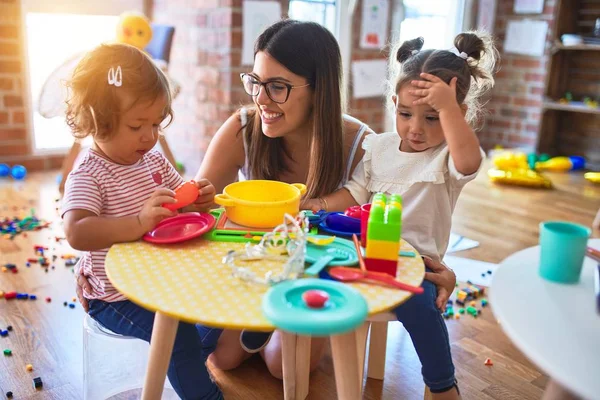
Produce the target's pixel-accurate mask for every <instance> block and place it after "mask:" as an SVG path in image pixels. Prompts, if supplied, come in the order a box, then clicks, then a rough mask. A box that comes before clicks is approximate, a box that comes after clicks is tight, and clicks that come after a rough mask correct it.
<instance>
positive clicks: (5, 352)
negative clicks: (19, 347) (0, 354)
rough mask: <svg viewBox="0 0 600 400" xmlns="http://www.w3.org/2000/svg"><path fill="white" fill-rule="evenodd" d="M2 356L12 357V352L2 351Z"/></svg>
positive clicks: (8, 350) (9, 350)
mask: <svg viewBox="0 0 600 400" xmlns="http://www.w3.org/2000/svg"><path fill="white" fill-rule="evenodd" d="M4 355H5V356H7V357H8V356H12V350H11V349H4Z"/></svg>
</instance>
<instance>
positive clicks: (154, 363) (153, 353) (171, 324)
mask: <svg viewBox="0 0 600 400" xmlns="http://www.w3.org/2000/svg"><path fill="white" fill-rule="evenodd" d="M178 326H179V321H178V320H176V319H174V318H171V317H169V316H167V315H165V314H163V313H161V312H157V313H156V316H155V317H154V327H153V328H152V339H151V340H150V355H149V357H148V367H147V369H146V378H145V380H144V387H143V389H142V399H143V400H160V399H161V398H162V393H163V388H164V386H165V377H166V376H167V369H168V368H169V361H170V360H171V353H173V345H174V344H175V336H176V335H177V327H178Z"/></svg>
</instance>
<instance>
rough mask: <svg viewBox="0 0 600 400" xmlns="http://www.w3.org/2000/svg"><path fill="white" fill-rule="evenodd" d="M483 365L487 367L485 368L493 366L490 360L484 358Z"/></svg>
mask: <svg viewBox="0 0 600 400" xmlns="http://www.w3.org/2000/svg"><path fill="white" fill-rule="evenodd" d="M484 365H487V366H492V365H494V363H493V362H492V360H491V359H489V358H486V359H485V362H484Z"/></svg>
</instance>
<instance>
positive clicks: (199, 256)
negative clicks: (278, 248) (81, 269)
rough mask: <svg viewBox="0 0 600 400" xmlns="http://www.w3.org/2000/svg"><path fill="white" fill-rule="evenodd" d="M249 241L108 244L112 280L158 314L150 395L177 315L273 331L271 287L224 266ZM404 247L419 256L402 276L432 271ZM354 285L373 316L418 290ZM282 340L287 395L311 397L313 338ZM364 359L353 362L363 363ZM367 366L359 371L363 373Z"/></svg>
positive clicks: (417, 279) (266, 266)
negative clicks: (266, 308) (268, 302)
mask: <svg viewBox="0 0 600 400" xmlns="http://www.w3.org/2000/svg"><path fill="white" fill-rule="evenodd" d="M243 246H244V244H242V243H231V242H212V241H207V240H204V239H202V238H198V239H195V240H191V241H188V242H184V243H179V244H169V245H154V244H150V243H146V242H143V241H138V242H132V243H121V244H116V245H114V246H112V247H111V249H110V250H109V252H108V255H107V256H106V262H105V266H106V272H107V274H108V278H109V279H110V281H111V283H112V284H113V285H114V286H115V287H116V288H117V289H118V290H119V291H120V292H121V293H123V294H124V295H125V296H127V298H129V299H130V300H131V301H133V302H134V303H136V304H138V305H140V306H142V307H144V308H146V309H148V310H151V311H155V312H156V317H155V321H154V329H153V332H152V340H151V345H150V357H149V362H148V370H147V374H146V379H145V384H144V388H143V393H142V398H143V399H160V397H161V394H162V388H163V385H164V379H165V376H166V372H167V368H168V363H169V359H170V356H171V352H172V349H173V343H174V341H175V334H176V331H177V325H178V321H185V322H190V323H200V324H203V325H208V326H215V327H222V328H231V329H252V330H265V331H268V330H273V329H274V326H273V325H272V324H271V323H270V322H269V321H268V320H267V319H266V318H265V317H264V316H263V314H262V309H261V304H262V297H263V295H264V294H265V292H266V291H267V289H268V288H267V287H266V286H261V285H256V284H251V283H247V282H243V281H241V280H239V279H237V278H234V277H232V276H231V269H230V267H229V266H226V265H224V264H222V259H223V257H224V256H225V255H226V254H227V252H228V251H230V250H241V249H242V248H243ZM402 250H405V251H413V252H415V254H416V255H417V256H416V257H413V258H411V257H401V258H400V259H399V264H398V275H397V277H398V280H400V281H402V282H405V283H408V284H410V285H414V286H420V285H421V282H422V281H423V277H424V273H425V267H424V264H423V261H422V259H421V257H420V256H419V254H418V253H417V252H416V250H415V249H414V248H413V247H412V246H411V245H409V244H408V243H406V242H404V241H403V242H402ZM252 268H253V271H255V272H257V273H259V274H260V275H261V276H262V275H263V274H264V273H265V272H267V271H269V270H279V269H280V268H281V264H280V263H277V262H272V261H261V262H255V263H253V264H252ZM351 286H352V287H354V288H355V289H357V290H358V291H359V292H360V293H361V294H362V295H363V296H364V297H365V299H366V301H367V304H368V306H369V315H374V314H378V313H381V312H384V311H388V310H390V309H393V308H395V307H396V306H398V305H399V304H401V303H403V302H404V301H406V300H407V299H408V298H410V296H412V294H411V293H408V292H404V291H401V290H397V289H392V288H387V287H383V286H378V285H371V284H364V283H352V284H351ZM359 336H360V335H359ZM364 336H365V337H364V340H366V334H365V335H364ZM283 338H284V339H283V340H284V343H283V363H284V365H283V367H284V392H285V398H286V399H304V398H305V397H306V395H307V394H308V379H307V377H308V363H309V361H310V360H309V357H307V356H306V357H305V356H303V355H304V354H306V355H308V354H310V338H306V337H300V336H296V335H293V334H287V333H286V334H284V335H283ZM349 338H350V342H351V343H355V342H356V336H355V335H354V332H353V333H352V335H350V337H349ZM361 339H363V338H362V337H361ZM346 353H348V352H346ZM354 355H355V356H356V353H355V354H354ZM359 357H360V355H359V356H357V357H354V358H353V359H352V360H350V361H348V362H350V363H351V364H353V363H356V364H358V358H359ZM363 357H364V354H363ZM356 368H359V367H356ZM356 368H354V369H356ZM346 371H347V368H346ZM360 372H361V371H358V370H356V373H357V374H359V373H360ZM354 377H356V375H354ZM336 381H338V379H337V373H336ZM352 381H356V378H354V379H352ZM361 381H362V379H361ZM297 382H299V383H300V382H305V383H302V384H297ZM340 384H341V383H340Z"/></svg>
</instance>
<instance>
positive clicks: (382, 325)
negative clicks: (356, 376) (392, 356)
mask: <svg viewBox="0 0 600 400" xmlns="http://www.w3.org/2000/svg"><path fill="white" fill-rule="evenodd" d="M387 329H388V323H387V321H385V322H380V321H373V322H371V338H370V340H369V366H368V367H367V368H368V369H367V376H368V377H369V378H373V379H379V380H383V378H384V376H385V350H386V344H387Z"/></svg>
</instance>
